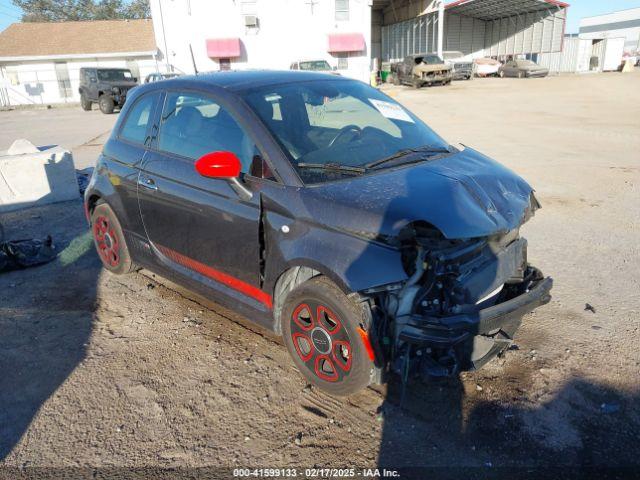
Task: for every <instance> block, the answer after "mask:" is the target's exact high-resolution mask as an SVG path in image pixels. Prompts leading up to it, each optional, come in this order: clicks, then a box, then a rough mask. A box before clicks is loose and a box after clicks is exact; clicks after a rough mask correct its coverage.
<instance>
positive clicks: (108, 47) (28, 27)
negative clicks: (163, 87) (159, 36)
mask: <svg viewBox="0 0 640 480" xmlns="http://www.w3.org/2000/svg"><path fill="white" fill-rule="evenodd" d="M156 54H157V49H156V44H155V38H154V34H153V24H152V22H151V20H105V21H90V22H59V23H14V24H12V25H10V26H9V27H8V28H7V29H6V30H4V31H3V32H2V33H0V106H5V107H6V106H11V105H28V104H52V103H68V102H78V101H79V100H80V97H79V93H78V85H79V81H80V74H79V70H80V68H81V67H116V68H129V69H131V71H132V73H133V76H134V77H138V78H140V77H144V76H146V75H147V74H149V73H151V72H154V71H156V70H157V68H156V61H155V57H156Z"/></svg>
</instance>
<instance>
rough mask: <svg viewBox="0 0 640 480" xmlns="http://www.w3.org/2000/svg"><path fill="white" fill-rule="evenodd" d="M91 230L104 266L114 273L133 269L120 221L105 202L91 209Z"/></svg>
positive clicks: (127, 271)
mask: <svg viewBox="0 0 640 480" xmlns="http://www.w3.org/2000/svg"><path fill="white" fill-rule="evenodd" d="M91 232H92V233H93V242H94V244H95V246H96V250H97V251H98V256H99V257H100V260H101V261H102V265H103V266H104V268H106V269H107V270H109V271H110V272H113V273H115V274H123V273H129V272H132V271H133V270H134V269H135V265H134V264H133V262H132V261H131V255H130V254H129V248H128V247H127V243H126V241H125V239H124V234H123V233H122V227H121V226H120V222H119V221H118V219H117V218H116V215H115V213H114V212H113V210H112V209H111V207H110V206H109V205H107V204H106V203H101V204H99V205H97V206H96V207H95V208H94V209H93V212H92V213H91Z"/></svg>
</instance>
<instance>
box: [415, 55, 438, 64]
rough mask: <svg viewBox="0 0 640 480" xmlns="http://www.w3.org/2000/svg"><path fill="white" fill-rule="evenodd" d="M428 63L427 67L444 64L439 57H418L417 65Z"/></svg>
mask: <svg viewBox="0 0 640 480" xmlns="http://www.w3.org/2000/svg"><path fill="white" fill-rule="evenodd" d="M418 63H426V64H427V65H438V64H440V63H442V60H441V59H440V57H438V56H437V55H424V56H422V57H416V64H418Z"/></svg>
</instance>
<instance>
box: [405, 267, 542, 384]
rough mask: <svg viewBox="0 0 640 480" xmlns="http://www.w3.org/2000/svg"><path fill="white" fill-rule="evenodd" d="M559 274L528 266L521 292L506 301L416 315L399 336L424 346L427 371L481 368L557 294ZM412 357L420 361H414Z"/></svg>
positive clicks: (422, 367)
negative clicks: (545, 273)
mask: <svg viewBox="0 0 640 480" xmlns="http://www.w3.org/2000/svg"><path fill="white" fill-rule="evenodd" d="M552 286H553V280H552V279H551V278H550V277H547V278H544V277H543V276H542V273H541V272H540V271H539V270H538V269H536V268H534V267H528V270H527V272H526V275H525V280H524V281H523V282H522V284H520V285H516V286H515V287H511V288H512V289H513V291H514V292H515V293H513V295H512V296H511V298H507V299H505V300H504V301H501V302H500V303H496V304H495V305H492V306H486V307H484V308H483V304H480V305H478V309H477V310H475V311H468V312H464V313H460V314H457V315H451V316H445V317H423V316H420V315H412V316H411V318H410V319H409V321H408V322H407V323H406V325H405V326H404V328H403V329H402V331H401V332H400V335H399V339H400V340H401V341H402V342H403V343H405V344H407V345H409V346H410V350H412V351H414V352H421V354H420V357H419V358H420V359H421V361H420V362H419V363H420V365H419V368H420V373H421V374H423V376H427V377H433V376H451V375H454V374H456V373H458V372H459V371H462V370H476V369H478V368H480V367H482V366H483V365H484V364H486V363H487V362H488V361H489V360H491V359H492V358H494V357H495V356H497V355H498V354H499V353H501V352H502V351H504V350H505V349H506V348H508V347H509V346H510V345H511V343H512V341H513V336H514V334H515V332H516V330H517V329H518V327H519V326H520V324H521V322H522V317H523V316H524V315H525V314H527V313H529V312H531V311H533V310H534V309H535V308H537V307H539V306H540V305H544V304H546V303H548V302H549V301H550V300H551V294H550V291H551V288H552ZM412 363H415V362H413V361H412Z"/></svg>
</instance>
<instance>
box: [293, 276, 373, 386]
mask: <svg viewBox="0 0 640 480" xmlns="http://www.w3.org/2000/svg"><path fill="white" fill-rule="evenodd" d="M361 319H362V314H361V312H360V307H358V306H357V305H356V304H355V303H354V302H353V301H351V300H350V299H349V298H347V296H346V295H345V294H344V293H343V292H342V291H341V290H340V289H339V288H338V287H337V286H336V285H335V284H334V283H333V282H331V281H330V280H329V279H328V278H327V277H323V276H318V277H314V278H312V279H311V280H308V281H307V282H305V283H303V284H302V285H300V286H298V287H297V288H295V289H294V290H293V291H292V292H291V293H289V295H288V296H287V298H286V299H285V302H284V307H283V309H282V335H283V339H284V343H285V345H286V346H287V350H289V353H290V354H291V357H292V358H293V362H294V363H295V364H296V366H297V367H298V369H299V370H300V371H301V372H302V374H303V375H304V376H305V377H306V379H307V380H308V381H309V382H310V383H311V384H313V385H315V386H316V387H318V388H320V389H321V390H324V391H325V392H327V393H329V394H331V395H337V396H347V395H351V394H353V393H355V392H358V391H360V390H362V389H363V388H366V387H367V386H368V385H369V383H370V378H371V371H372V368H373V366H374V365H373V362H372V361H371V359H370V358H369V354H368V353H367V347H365V344H364V341H363V340H362V336H363V334H364V335H366V334H365V333H364V331H362V332H360V330H362V328H361V326H360V322H361Z"/></svg>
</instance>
